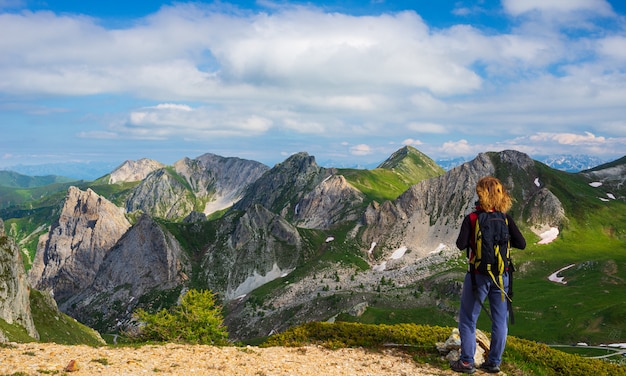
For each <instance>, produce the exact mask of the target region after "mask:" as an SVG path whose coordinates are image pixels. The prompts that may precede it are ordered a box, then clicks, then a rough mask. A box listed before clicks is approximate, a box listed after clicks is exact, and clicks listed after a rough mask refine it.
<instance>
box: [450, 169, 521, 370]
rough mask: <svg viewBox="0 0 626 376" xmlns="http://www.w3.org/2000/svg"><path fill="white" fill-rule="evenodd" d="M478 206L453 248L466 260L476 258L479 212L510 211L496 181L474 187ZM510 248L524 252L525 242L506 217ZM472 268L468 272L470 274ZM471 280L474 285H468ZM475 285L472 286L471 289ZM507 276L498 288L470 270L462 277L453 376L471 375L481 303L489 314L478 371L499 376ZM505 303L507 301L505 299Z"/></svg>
mask: <svg viewBox="0 0 626 376" xmlns="http://www.w3.org/2000/svg"><path fill="white" fill-rule="evenodd" d="M476 193H477V194H478V204H477V206H476V211H475V212H474V213H472V214H468V215H467V216H465V218H464V219H463V224H462V225H461V230H460V232H459V237H458V238H457V240H456V245H457V247H459V249H468V257H469V260H473V259H474V256H475V255H476V241H475V239H474V230H475V226H476V219H477V217H478V216H477V214H479V213H480V212H494V211H495V212H501V213H504V214H506V212H507V211H508V210H509V209H510V208H511V205H512V201H511V197H510V196H509V194H508V193H507V192H506V190H505V189H504V187H503V186H502V183H501V182H500V180H498V179H496V178H494V177H492V176H487V177H484V178H482V179H480V180H479V181H478V184H476ZM506 219H507V223H508V230H509V235H510V245H511V246H512V247H515V248H519V249H524V248H526V240H525V239H524V236H522V233H521V232H520V230H519V229H518V228H517V226H516V225H515V222H514V221H513V218H511V217H510V216H509V215H508V214H506ZM472 269H473V268H470V270H472ZM472 280H474V281H472ZM473 284H475V286H473ZM508 286H509V273H503V275H502V285H501V286H500V285H499V283H498V282H497V281H495V280H494V279H493V278H492V277H491V276H489V275H487V274H481V273H479V272H478V271H475V270H472V271H469V270H468V273H467V274H466V275H465V280H464V282H463V289H462V292H461V310H460V313H459V334H460V336H461V356H460V358H459V360H457V361H455V362H451V363H450V368H452V369H453V370H454V371H456V372H462V373H474V372H475V371H476V368H475V366H474V352H475V351H476V320H478V315H479V314H480V309H481V307H482V304H483V302H484V301H485V299H487V298H488V299H489V307H490V311H491V319H492V325H491V345H490V351H489V357H488V359H487V360H486V361H485V362H484V363H483V364H482V365H481V366H480V368H481V369H482V370H484V371H486V372H488V373H498V372H500V363H501V362H502V353H503V352H504V346H505V345H506V336H507V333H508V324H507V317H508V308H507V301H506V299H503V296H504V295H505V294H506V291H508ZM507 299H508V297H507Z"/></svg>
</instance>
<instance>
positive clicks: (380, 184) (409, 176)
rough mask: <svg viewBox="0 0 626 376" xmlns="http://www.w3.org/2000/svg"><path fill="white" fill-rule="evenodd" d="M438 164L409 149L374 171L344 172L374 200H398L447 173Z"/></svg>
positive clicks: (347, 177) (347, 178)
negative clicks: (419, 186) (411, 187)
mask: <svg viewBox="0 0 626 376" xmlns="http://www.w3.org/2000/svg"><path fill="white" fill-rule="evenodd" d="M444 173H445V171H444V169H443V168H441V167H440V166H439V165H437V163H435V161H433V160H432V159H430V158H429V157H428V156H426V155H425V154H423V153H422V152H420V151H419V150H417V149H415V148H413V147H410V146H405V147H403V148H402V149H400V150H398V151H397V152H395V153H394V154H393V155H391V156H390V157H389V158H388V159H387V160H386V161H384V162H383V163H381V164H380V165H379V166H378V167H377V168H375V169H373V170H357V169H340V170H339V174H340V175H343V176H344V177H345V178H346V180H347V181H348V182H350V184H352V185H353V186H355V187H356V188H357V189H359V190H360V191H361V192H363V193H364V194H365V195H367V197H368V198H370V199H371V200H374V201H379V202H381V201H385V200H393V199H396V198H397V197H398V196H399V195H401V194H402V193H403V192H404V191H406V190H407V188H409V187H410V186H412V185H413V184H417V183H419V182H420V181H422V180H426V179H429V178H433V177H435V176H439V175H442V174H444Z"/></svg>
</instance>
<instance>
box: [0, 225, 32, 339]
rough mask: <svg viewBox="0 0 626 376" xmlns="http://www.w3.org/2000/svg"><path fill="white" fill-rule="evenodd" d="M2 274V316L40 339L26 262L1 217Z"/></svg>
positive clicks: (0, 256) (0, 269)
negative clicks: (31, 305)
mask: <svg viewBox="0 0 626 376" xmlns="http://www.w3.org/2000/svg"><path fill="white" fill-rule="evenodd" d="M0 276H1V277H0V318H2V319H3V320H4V321H6V322H7V323H9V324H18V325H20V326H22V327H24V329H26V332H27V333H28V335H30V336H31V337H33V338H37V339H38V338H39V334H38V333H37V329H36V328H35V324H34V323H33V317H32V315H31V311H30V300H29V294H30V286H29V284H28V280H27V278H26V272H25V271H24V263H23V261H22V257H21V254H20V251H19V249H18V247H17V245H16V244H15V241H14V240H13V239H12V238H10V237H7V236H6V235H5V233H4V222H3V221H2V219H0ZM0 334H2V332H1V331H0Z"/></svg>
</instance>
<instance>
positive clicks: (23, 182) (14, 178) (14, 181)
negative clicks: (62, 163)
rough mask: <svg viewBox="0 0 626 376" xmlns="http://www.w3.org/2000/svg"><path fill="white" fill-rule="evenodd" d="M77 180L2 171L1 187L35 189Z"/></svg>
mask: <svg viewBox="0 0 626 376" xmlns="http://www.w3.org/2000/svg"><path fill="white" fill-rule="evenodd" d="M71 181H75V179H71V178H66V177H64V176H56V175H46V176H28V175H22V174H18V173H17V172H13V171H0V186H3V187H12V188H35V187H42V186H44V185H50V184H55V183H68V182H71Z"/></svg>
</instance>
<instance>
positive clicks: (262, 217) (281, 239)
mask: <svg viewBox="0 0 626 376" xmlns="http://www.w3.org/2000/svg"><path fill="white" fill-rule="evenodd" d="M215 238H216V241H215V242H214V243H211V244H209V245H208V248H207V249H206V251H205V255H204V257H203V259H202V264H201V265H202V267H201V270H202V271H201V276H202V277H201V278H202V279H204V280H205V281H206V283H207V285H208V286H210V287H211V289H213V290H214V291H219V292H221V293H223V294H224V297H225V298H226V299H227V300H230V299H233V298H235V297H238V296H241V295H245V294H247V293H249V292H250V291H252V290H254V289H255V288H257V287H259V286H261V285H263V284H265V283H267V282H270V281H272V280H274V279H276V278H279V277H281V276H284V275H286V274H288V273H289V272H291V271H293V270H294V269H295V268H296V267H297V266H299V265H300V264H301V262H302V261H303V260H305V259H306V257H307V254H306V252H307V250H305V249H303V245H302V237H301V236H300V234H299V232H298V230H297V228H296V227H295V226H293V225H292V224H290V223H289V222H288V221H287V220H285V219H284V218H282V217H281V216H279V215H277V214H274V213H272V212H270V211H269V210H267V209H265V208H264V207H263V206H261V205H258V204H257V205H252V206H250V207H248V208H247V209H246V210H245V212H243V214H242V215H241V216H229V217H227V218H226V219H225V221H223V222H222V225H221V226H220V227H219V228H218V229H217V231H216V234H215ZM303 252H304V253H303Z"/></svg>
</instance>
